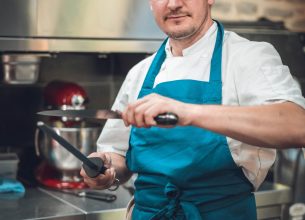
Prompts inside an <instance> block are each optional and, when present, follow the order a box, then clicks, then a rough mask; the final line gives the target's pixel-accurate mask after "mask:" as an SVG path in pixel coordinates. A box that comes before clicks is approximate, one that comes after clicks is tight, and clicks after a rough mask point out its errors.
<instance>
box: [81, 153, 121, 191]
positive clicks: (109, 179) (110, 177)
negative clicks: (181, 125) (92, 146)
mask: <svg viewBox="0 0 305 220" xmlns="http://www.w3.org/2000/svg"><path fill="white" fill-rule="evenodd" d="M88 157H100V158H101V159H102V160H103V162H104V166H105V167H106V168H107V169H106V171H105V173H104V174H100V175H98V176H97V177H95V178H90V177H89V176H87V174H86V172H85V170H84V169H83V168H82V169H81V171H80V175H81V176H82V177H83V178H84V182H85V183H86V184H87V185H88V186H89V187H90V188H93V189H108V188H110V187H111V185H112V184H113V182H114V180H115V176H116V172H115V169H114V167H113V166H112V162H111V156H110V154H107V153H102V152H94V153H92V154H90V155H89V156H88Z"/></svg>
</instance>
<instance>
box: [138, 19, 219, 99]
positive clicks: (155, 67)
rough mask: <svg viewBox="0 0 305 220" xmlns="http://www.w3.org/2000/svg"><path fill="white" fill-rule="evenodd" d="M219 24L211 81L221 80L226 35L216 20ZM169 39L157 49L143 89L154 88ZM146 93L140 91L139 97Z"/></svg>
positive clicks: (212, 61)
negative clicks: (224, 37)
mask: <svg viewBox="0 0 305 220" xmlns="http://www.w3.org/2000/svg"><path fill="white" fill-rule="evenodd" d="M215 22H216V23H217V26H218V31H217V37H216V43H215V47H214V51H213V56H212V60H211V70H210V81H211V82H215V81H220V82H221V61H222V42H223V36H224V29H223V26H222V25H221V24H220V23H219V22H218V21H216V20H215ZM167 41H168V38H167V39H165V40H164V42H163V43H162V45H161V47H160V48H159V50H158V51H157V53H156V55H155V57H154V59H153V61H152V64H151V65H150V67H149V70H148V72H147V74H146V77H145V80H144V83H143V86H142V90H143V89H144V90H146V89H152V88H153V86H154V82H155V78H156V76H157V75H158V73H159V72H160V69H161V66H162V64H163V62H164V60H165V58H166V52H165V46H166V43H167ZM143 96H144V94H143V93H141V92H140V94H139V96H138V98H141V97H143Z"/></svg>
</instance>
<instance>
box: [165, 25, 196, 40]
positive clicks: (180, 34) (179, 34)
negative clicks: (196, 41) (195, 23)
mask: <svg viewBox="0 0 305 220" xmlns="http://www.w3.org/2000/svg"><path fill="white" fill-rule="evenodd" d="M196 32H197V29H196V28H195V27H191V28H190V29H188V30H185V31H173V32H166V35H167V36H168V37H169V38H172V39H174V40H184V39H187V38H189V37H191V36H193V35H194V34H195V33H196Z"/></svg>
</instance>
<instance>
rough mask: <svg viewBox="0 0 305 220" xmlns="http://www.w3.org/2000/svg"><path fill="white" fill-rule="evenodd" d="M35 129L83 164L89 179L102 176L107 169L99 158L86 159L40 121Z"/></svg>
mask: <svg viewBox="0 0 305 220" xmlns="http://www.w3.org/2000/svg"><path fill="white" fill-rule="evenodd" d="M37 127H38V128H39V129H41V130H42V131H43V132H45V133H46V134H47V135H49V136H51V137H52V138H53V139H54V140H56V141H57V142H58V143H59V144H60V145H61V146H63V147H64V148H65V149H66V150H68V151H69V152H70V153H72V154H73V155H74V156H75V157H76V158H77V159H79V160H80V161H82V162H83V168H84V170H85V172H86V174H87V175H88V176H89V177H91V178H94V177H97V176H98V175H99V174H104V173H105V170H106V169H107V168H106V167H105V166H104V162H103V160H102V159H101V158H99V157H86V156H85V155H84V154H83V153H81V152H80V151H79V150H78V149H77V148H76V147H74V146H73V145H72V144H70V143H69V142H68V141H67V140H66V139H64V138H63V137H61V136H59V135H58V134H57V133H56V131H55V130H54V129H53V128H51V127H50V126H48V125H46V124H45V123H43V122H42V121H38V122H37Z"/></svg>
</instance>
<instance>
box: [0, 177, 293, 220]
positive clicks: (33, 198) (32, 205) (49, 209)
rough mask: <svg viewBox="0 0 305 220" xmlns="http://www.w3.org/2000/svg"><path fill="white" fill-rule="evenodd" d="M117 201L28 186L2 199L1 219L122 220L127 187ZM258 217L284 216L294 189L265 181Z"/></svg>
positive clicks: (259, 195) (256, 193) (119, 193)
mask: <svg viewBox="0 0 305 220" xmlns="http://www.w3.org/2000/svg"><path fill="white" fill-rule="evenodd" d="M104 192H106V193H113V194H115V195H116V196H117V199H116V200H115V201H114V202H104V201H100V200H96V199H89V198H84V197H77V196H74V195H71V194H66V193H62V192H59V191H54V190H49V189H45V188H40V187H36V188H26V193H25V195H24V196H23V197H21V198H19V199H1V197H0V220H20V219H55V220H59V219H60V220H70V219H73V220H83V219H86V220H88V219H89V220H91V219H92V220H98V219H102V220H114V219H115V220H120V219H122V220H123V219H124V215H125V211H126V206H127V203H128V201H129V200H130V198H131V196H130V194H129V192H128V191H127V190H125V189H124V188H123V187H119V189H118V190H117V191H115V192H110V191H108V190H105V191H104ZM255 198H256V203H257V212H258V219H280V218H279V217H280V216H281V215H282V214H283V211H284V208H285V206H287V205H289V203H290V202H291V198H292V197H291V189H290V188H289V187H286V186H284V185H281V184H272V183H264V184H263V185H262V186H261V188H260V190H259V191H258V192H255Z"/></svg>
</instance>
